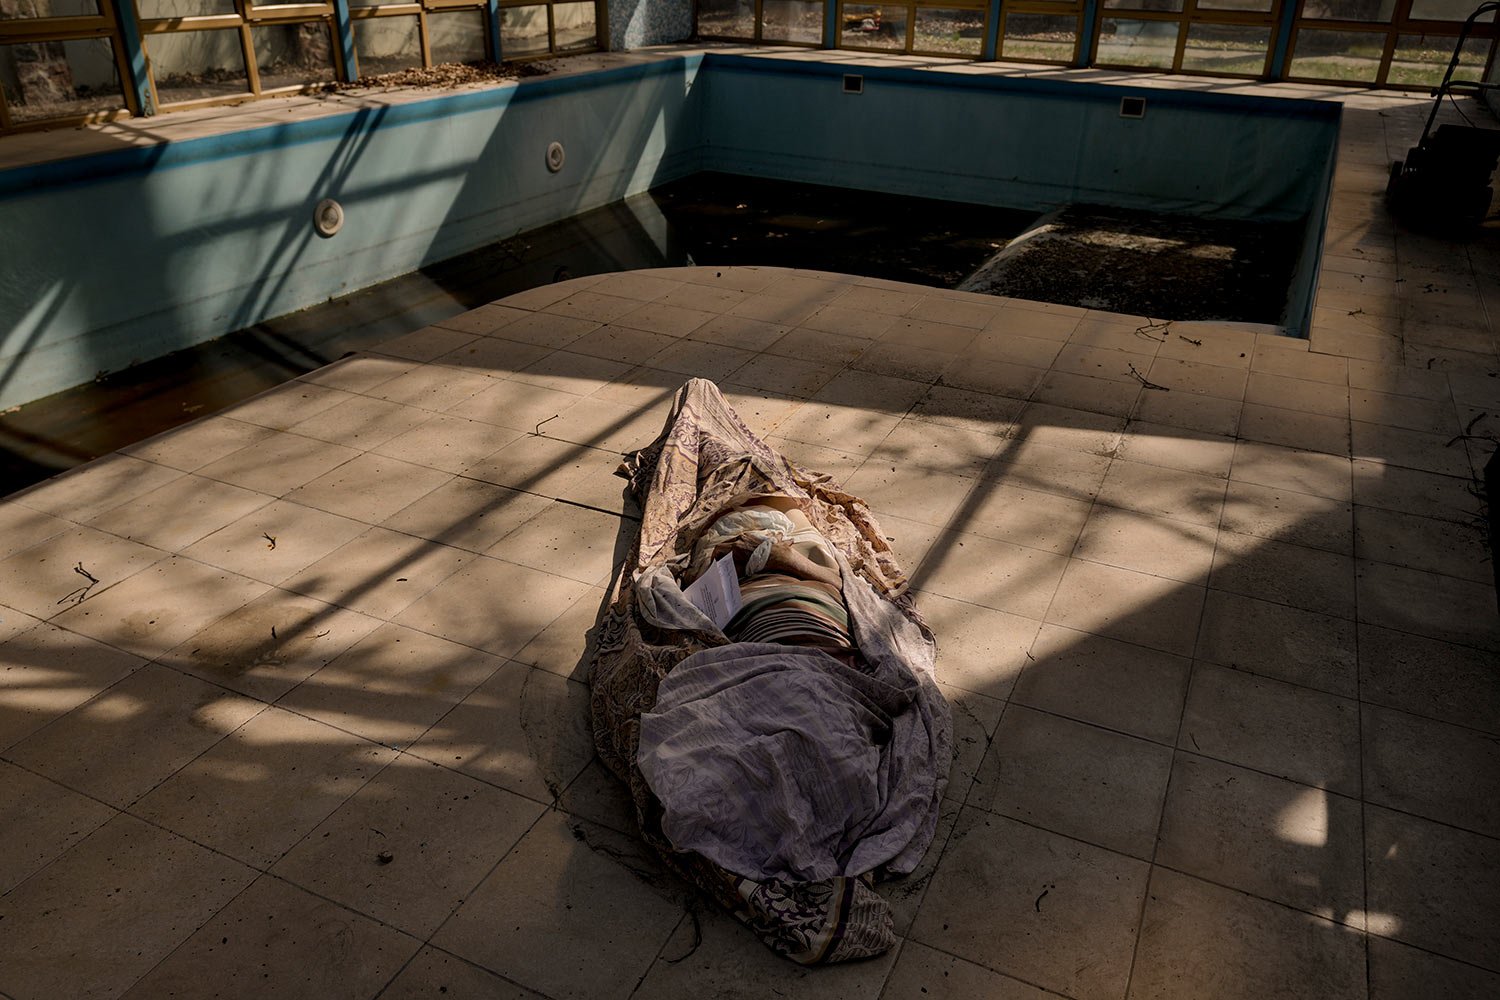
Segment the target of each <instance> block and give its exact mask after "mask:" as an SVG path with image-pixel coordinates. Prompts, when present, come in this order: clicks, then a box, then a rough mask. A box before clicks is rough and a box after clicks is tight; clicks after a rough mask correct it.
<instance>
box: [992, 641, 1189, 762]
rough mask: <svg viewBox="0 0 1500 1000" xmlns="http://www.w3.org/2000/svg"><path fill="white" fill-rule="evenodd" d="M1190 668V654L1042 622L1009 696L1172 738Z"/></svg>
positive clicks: (1130, 730) (1152, 736)
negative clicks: (1171, 652)
mask: <svg viewBox="0 0 1500 1000" xmlns="http://www.w3.org/2000/svg"><path fill="white" fill-rule="evenodd" d="M1190 670H1191V663H1190V662H1189V661H1188V660H1187V659H1186V658H1184V657H1180V656H1173V655H1171V654H1170V653H1163V652H1159V651H1157V650H1154V649H1147V648H1146V647H1144V646H1137V645H1132V644H1130V643H1126V642H1118V641H1116V640H1113V639H1105V638H1103V637H1102V636H1097V635H1090V634H1088V633H1087V632H1075V631H1073V630H1072V629H1067V628H1061V627H1059V626H1057V625H1043V626H1042V628H1041V632H1040V633H1039V634H1038V635H1037V638H1036V643H1035V644H1034V645H1033V646H1032V648H1031V656H1029V657H1028V658H1027V662H1026V664H1025V669H1024V671H1023V672H1022V674H1021V678H1020V680H1019V681H1018V682H1017V684H1016V688H1015V693H1014V694H1013V695H1012V696H1011V700H1012V701H1013V702H1016V703H1019V704H1022V705H1029V706H1031V707H1032V708H1039V709H1042V710H1043V711H1047V712H1051V713H1053V714H1056V715H1063V716H1067V717H1068V718H1070V719H1077V720H1079V721H1081V722H1090V723H1093V724H1094V725H1096V726H1103V727H1105V728H1106V729H1115V730H1119V731H1120V732H1123V733H1129V734H1131V735H1133V736H1139V737H1141V738H1143V739H1148V740H1155V741H1156V742H1158V743H1166V744H1168V745H1170V744H1172V743H1175V742H1176V740H1177V724H1178V722H1179V720H1180V719H1181V717H1182V705H1183V701H1184V699H1185V698H1186V697H1187V687H1188V676H1189V673H1190Z"/></svg>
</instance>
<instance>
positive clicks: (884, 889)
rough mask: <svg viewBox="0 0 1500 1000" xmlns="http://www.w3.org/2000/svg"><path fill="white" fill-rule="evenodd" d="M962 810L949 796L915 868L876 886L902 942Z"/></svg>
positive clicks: (893, 953) (960, 805) (918, 909)
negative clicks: (925, 851) (889, 907)
mask: <svg viewBox="0 0 1500 1000" xmlns="http://www.w3.org/2000/svg"><path fill="white" fill-rule="evenodd" d="M962 810H963V806H962V804H961V803H959V802H958V801H957V800H956V799H955V798H954V797H952V796H949V797H948V798H947V799H946V800H945V801H944V802H943V804H942V808H941V809H940V811H939V813H938V821H937V830H936V831H935V832H934V833H933V835H932V842H931V844H930V845H929V846H928V848H927V853H926V854H924V855H923V856H922V859H921V862H920V863H919V864H918V865H917V867H916V868H914V869H913V870H912V871H911V872H910V873H909V874H907V875H902V876H900V877H897V878H893V879H886V880H882V881H880V882H877V883H876V885H875V891H876V892H877V893H879V894H880V895H881V896H882V897H883V898H884V899H885V901H886V902H888V903H890V905H891V910H892V911H893V912H892V914H891V916H892V920H891V924H892V927H893V928H894V930H895V931H896V933H897V934H898V935H900V936H901V937H903V938H904V937H906V936H907V934H909V933H910V932H911V925H912V921H914V920H915V919H916V917H917V913H918V911H920V910H921V908H922V900H923V899H925V898H926V896H927V887H928V886H929V885H930V884H931V883H932V876H933V874H934V873H935V872H936V871H937V867H938V864H939V862H941V861H942V858H943V853H944V851H945V850H946V849H947V846H948V841H949V840H950V839H951V838H952V836H953V828H954V826H956V825H957V823H958V817H959V815H960V813H961V812H962ZM900 947H902V948H905V947H906V945H905V944H902V945H901V946H900ZM889 957H891V958H894V957H896V956H895V952H894V951H892V952H891V954H890V956H889Z"/></svg>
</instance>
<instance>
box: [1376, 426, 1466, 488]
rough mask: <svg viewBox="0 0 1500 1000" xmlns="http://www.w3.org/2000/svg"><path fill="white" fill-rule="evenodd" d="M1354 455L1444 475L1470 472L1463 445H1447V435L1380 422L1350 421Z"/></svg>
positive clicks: (1448, 436) (1460, 474)
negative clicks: (1410, 429) (1451, 446)
mask: <svg viewBox="0 0 1500 1000" xmlns="http://www.w3.org/2000/svg"><path fill="white" fill-rule="evenodd" d="M1352 426H1353V435H1354V452H1353V454H1354V457H1355V458H1359V459H1366V460H1368V461H1371V462H1383V463H1384V464H1386V465H1394V466H1398V467H1401V468H1406V469H1417V470H1419V471H1422V472H1435V473H1438V474H1439V475H1444V476H1465V477H1467V476H1468V474H1469V463H1468V459H1467V458H1466V457H1465V455H1464V451H1463V449H1462V448H1450V447H1448V441H1449V439H1450V435H1444V434H1426V433H1423V432H1422V431H1409V430H1404V429H1402V428H1399V427H1387V426H1384V425H1381V424H1367V423H1363V422H1361V421H1358V420H1356V421H1354V423H1353V425H1352Z"/></svg>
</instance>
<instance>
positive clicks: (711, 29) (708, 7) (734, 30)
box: [698, 0, 755, 38]
mask: <svg viewBox="0 0 1500 1000" xmlns="http://www.w3.org/2000/svg"><path fill="white" fill-rule="evenodd" d="M698 34H700V35H702V36H703V37H704V38H754V37H755V0H698Z"/></svg>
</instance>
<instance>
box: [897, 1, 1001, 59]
mask: <svg viewBox="0 0 1500 1000" xmlns="http://www.w3.org/2000/svg"><path fill="white" fill-rule="evenodd" d="M912 30H913V35H912V42H911V47H912V49H913V51H916V52H941V53H943V54H944V55H949V54H951V55H955V56H969V57H970V58H974V59H977V58H979V47H980V46H981V45H983V44H984V11H982V10H942V9H940V8H939V9H932V8H927V7H919V8H917V23H916V26H915V27H914V28H913V29H912Z"/></svg>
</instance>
